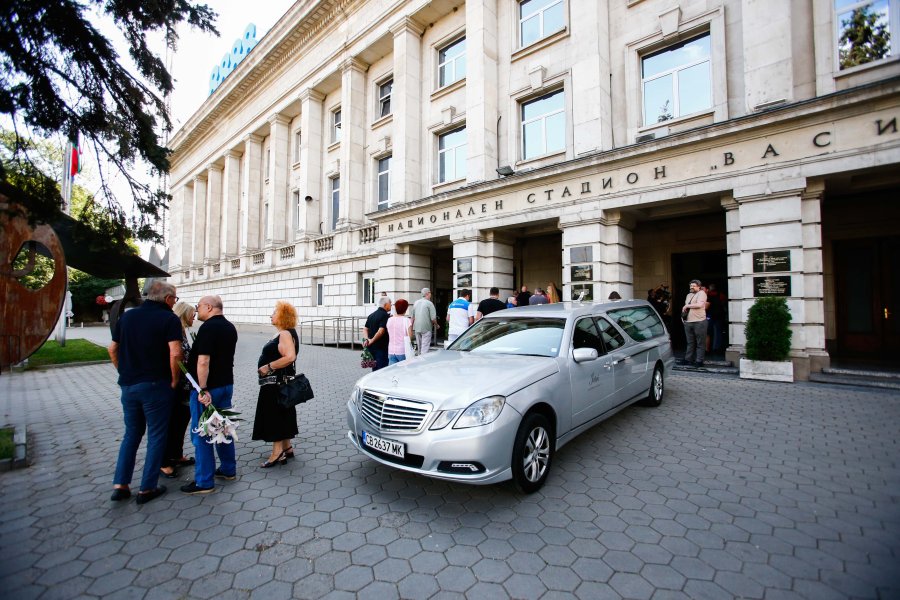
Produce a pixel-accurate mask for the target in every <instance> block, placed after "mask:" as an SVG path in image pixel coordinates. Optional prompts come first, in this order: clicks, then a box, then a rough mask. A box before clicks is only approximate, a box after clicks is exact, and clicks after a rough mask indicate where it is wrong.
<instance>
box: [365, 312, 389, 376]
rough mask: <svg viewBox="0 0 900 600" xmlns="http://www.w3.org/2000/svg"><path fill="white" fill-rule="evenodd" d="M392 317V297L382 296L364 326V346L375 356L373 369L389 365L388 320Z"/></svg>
mask: <svg viewBox="0 0 900 600" xmlns="http://www.w3.org/2000/svg"><path fill="white" fill-rule="evenodd" d="M390 318H391V299H390V298H388V297H387V296H382V297H381V298H379V299H378V308H376V309H375V310H374V311H373V312H372V314H370V315H369V318H368V319H366V326H365V327H363V346H364V347H366V348H368V349H369V352H371V353H372V356H373V357H374V358H375V366H374V367H372V371H377V370H378V369H383V368H385V367H386V366H388V332H387V322H388V319H390Z"/></svg>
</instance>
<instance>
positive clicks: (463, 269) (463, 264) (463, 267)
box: [456, 258, 472, 273]
mask: <svg viewBox="0 0 900 600" xmlns="http://www.w3.org/2000/svg"><path fill="white" fill-rule="evenodd" d="M471 271H472V259H471V258H457V259H456V272H457V273H469V272H471Z"/></svg>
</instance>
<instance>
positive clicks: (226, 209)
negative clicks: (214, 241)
mask: <svg viewBox="0 0 900 600" xmlns="http://www.w3.org/2000/svg"><path fill="white" fill-rule="evenodd" d="M240 214H241V153H240V152H238V151H237V150H228V151H227V152H225V169H224V174H223V184H222V234H221V236H220V238H219V241H220V243H221V246H220V255H221V256H222V257H224V258H231V257H233V256H236V255H237V253H238V223H239V222H240Z"/></svg>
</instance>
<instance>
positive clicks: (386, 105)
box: [376, 77, 394, 119]
mask: <svg viewBox="0 0 900 600" xmlns="http://www.w3.org/2000/svg"><path fill="white" fill-rule="evenodd" d="M393 89H394V78H393V77H391V78H390V79H388V80H387V81H384V82H382V83H379V84H378V115H377V117H376V118H378V119H380V118H381V117H386V116H388V115H389V114H391V91H392V90H393Z"/></svg>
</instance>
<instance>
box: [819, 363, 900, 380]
mask: <svg viewBox="0 0 900 600" xmlns="http://www.w3.org/2000/svg"><path fill="white" fill-rule="evenodd" d="M822 372H823V373H825V374H827V375H838V376H850V377H870V378H873V379H878V380H887V381H895V382H900V371H876V370H874V369H851V368H849V367H828V368H826V369H822Z"/></svg>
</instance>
